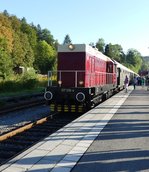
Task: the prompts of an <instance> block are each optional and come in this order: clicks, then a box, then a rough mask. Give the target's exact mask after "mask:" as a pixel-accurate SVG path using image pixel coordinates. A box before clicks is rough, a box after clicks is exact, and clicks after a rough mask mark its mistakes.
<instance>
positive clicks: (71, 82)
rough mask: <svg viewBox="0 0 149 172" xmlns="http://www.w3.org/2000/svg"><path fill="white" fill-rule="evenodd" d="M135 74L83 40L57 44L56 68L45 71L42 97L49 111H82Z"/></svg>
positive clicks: (89, 107) (109, 93)
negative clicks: (46, 81) (46, 84)
mask: <svg viewBox="0 0 149 172" xmlns="http://www.w3.org/2000/svg"><path fill="white" fill-rule="evenodd" d="M126 75H127V76H128V78H129V81H130V83H131V81H132V79H133V77H134V76H135V75H137V74H136V73H135V72H133V71H132V70H130V69H128V68H127V67H125V66H124V65H122V64H120V63H119V62H117V61H115V60H113V59H111V58H109V57H108V56H106V55H104V54H102V53H101V52H100V51H98V50H97V48H95V47H92V46H90V45H87V44H64V45H58V50H57V70H56V71H48V86H47V87H46V89H45V93H44V98H45V99H46V101H47V104H48V105H49V106H50V110H51V112H71V113H84V112H86V111H88V110H90V109H91V108H94V107H95V106H96V105H97V104H99V103H100V102H101V101H104V100H106V99H108V98H109V97H110V96H112V95H113V94H115V93H117V92H119V91H120V90H122V89H124V79H125V76H126Z"/></svg>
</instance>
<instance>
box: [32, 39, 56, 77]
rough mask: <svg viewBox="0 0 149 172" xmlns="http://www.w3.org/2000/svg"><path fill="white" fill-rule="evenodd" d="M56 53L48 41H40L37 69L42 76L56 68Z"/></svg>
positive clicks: (36, 62)
mask: <svg viewBox="0 0 149 172" xmlns="http://www.w3.org/2000/svg"><path fill="white" fill-rule="evenodd" d="M55 61H56V51H55V49H53V47H52V46H50V45H49V44H48V43H47V42H46V41H39V43H38V46H37V51H36V57H35V63H34V66H35V68H36V69H37V70H38V71H40V72H41V73H42V74H47V72H48V71H49V70H52V69H53V68H54V65H55Z"/></svg>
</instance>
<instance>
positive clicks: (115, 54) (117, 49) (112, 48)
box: [105, 43, 124, 62]
mask: <svg viewBox="0 0 149 172" xmlns="http://www.w3.org/2000/svg"><path fill="white" fill-rule="evenodd" d="M123 54H124V53H123V49H122V47H121V45H118V44H115V45H112V44H111V43H110V44H107V45H106V47H105V55H107V56H109V57H110V58H112V59H114V60H116V61H118V62H121V59H122V57H123Z"/></svg>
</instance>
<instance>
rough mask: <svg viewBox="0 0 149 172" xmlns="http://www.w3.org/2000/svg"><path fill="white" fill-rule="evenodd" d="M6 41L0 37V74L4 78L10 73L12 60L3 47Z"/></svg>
mask: <svg viewBox="0 0 149 172" xmlns="http://www.w3.org/2000/svg"><path fill="white" fill-rule="evenodd" d="M6 44H7V41H6V40H5V39H2V38H0V76H1V77H3V79H5V78H6V77H7V76H9V75H10V74H11V73H12V61H11V58H10V55H9V53H8V51H7V50H6V48H5V47H7V45H6Z"/></svg>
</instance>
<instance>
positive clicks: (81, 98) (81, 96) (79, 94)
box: [76, 92, 85, 102]
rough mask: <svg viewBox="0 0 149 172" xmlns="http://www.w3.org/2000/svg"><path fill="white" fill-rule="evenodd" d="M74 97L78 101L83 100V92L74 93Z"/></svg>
mask: <svg viewBox="0 0 149 172" xmlns="http://www.w3.org/2000/svg"><path fill="white" fill-rule="evenodd" d="M76 99H77V101H78V102H83V101H84V100H85V94H84V93H82V92H79V93H77V94H76Z"/></svg>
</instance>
